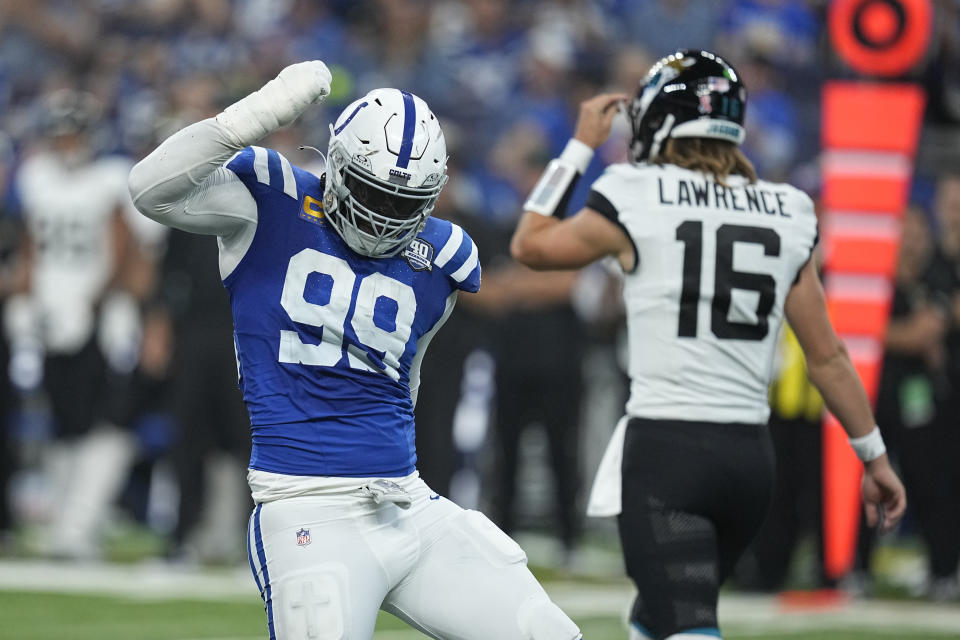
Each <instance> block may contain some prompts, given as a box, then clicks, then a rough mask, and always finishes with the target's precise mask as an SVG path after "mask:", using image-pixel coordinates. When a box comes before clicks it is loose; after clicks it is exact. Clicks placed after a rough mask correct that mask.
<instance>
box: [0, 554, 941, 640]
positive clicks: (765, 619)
mask: <svg viewBox="0 0 960 640" xmlns="http://www.w3.org/2000/svg"><path fill="white" fill-rule="evenodd" d="M248 572H249V569H247V568H246V567H242V566H237V567H230V568H225V567H222V568H219V569H214V568H202V567H179V566H171V565H169V564H166V563H160V562H140V563H130V564H118V563H100V564H89V565H82V564H69V563H62V562H52V561H44V560H29V559H20V560H13V559H10V560H0V640H264V639H265V638H266V637H267V634H266V616H265V614H264V612H263V606H262V604H261V602H260V600H259V598H258V596H257V594H256V589H255V587H254V586H253V582H252V580H251V579H250V576H249V573H248ZM540 577H541V579H542V580H543V581H544V582H543V583H544V587H545V588H546V589H547V591H548V593H549V594H550V596H551V597H552V598H553V600H554V601H555V602H556V603H557V604H558V605H559V606H560V607H561V608H562V609H563V610H564V611H566V612H567V613H568V614H569V615H570V616H571V617H572V618H573V619H574V620H575V621H576V622H577V623H578V624H579V625H580V627H581V629H582V630H583V633H584V638H585V639H586V640H626V637H627V633H626V628H625V626H624V622H623V620H624V617H625V615H626V611H627V610H628V609H629V606H630V602H631V600H632V588H631V587H630V584H629V583H628V582H627V581H626V579H624V578H622V577H619V578H617V577H613V578H603V579H600V578H572V577H570V576H552V575H551V574H550V573H549V572H544V573H543V574H542V575H541V576H540ZM823 596H824V597H811V595H810V593H809V592H799V593H797V594H795V596H794V597H792V598H784V597H775V596H751V595H745V594H740V593H735V592H724V593H723V594H721V598H720V608H719V612H720V622H721V626H722V628H723V631H724V634H725V635H724V637H725V638H726V640H737V639H744V640H746V639H753V640H767V639H770V640H772V639H774V638H787V639H793V640H868V639H872V638H890V639H892V640H945V639H947V638H953V639H960V607H958V606H957V604H956V603H949V604H931V603H926V602H921V601H918V600H910V599H905V598H902V597H901V598H899V599H896V598H895V599H887V600H885V599H868V600H859V599H851V598H848V597H844V596H842V595H839V594H823ZM374 637H375V639H376V640H417V639H422V638H424V637H425V636H423V635H422V634H420V633H419V632H417V631H414V630H412V629H410V628H408V627H407V626H406V625H405V624H404V623H403V622H401V621H400V620H397V619H396V618H394V617H392V616H390V615H387V614H381V616H380V619H379V621H378V624H377V632H376V635H375V636H374ZM490 640H496V639H493V638H491V639H490Z"/></svg>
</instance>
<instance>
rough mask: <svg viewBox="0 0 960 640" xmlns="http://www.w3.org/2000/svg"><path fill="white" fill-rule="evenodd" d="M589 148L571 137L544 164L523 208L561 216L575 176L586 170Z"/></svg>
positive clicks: (590, 155) (590, 153) (589, 155)
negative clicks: (559, 151) (545, 165)
mask: <svg viewBox="0 0 960 640" xmlns="http://www.w3.org/2000/svg"><path fill="white" fill-rule="evenodd" d="M592 158H593V149H591V148H590V147H589V146H588V145H587V144H584V143H583V142H580V141H579V140H576V139H573V138H571V139H570V141H569V142H567V146H566V147H564V149H563V153H561V154H560V156H559V157H557V158H554V159H553V160H551V161H550V164H548V165H547V168H546V170H545V171H544V172H543V175H542V176H540V180H539V181H538V182H537V186H535V187H534V188H533V191H532V192H531V193H530V197H529V198H527V201H526V202H525V203H524V205H523V209H524V211H532V212H534V213H539V214H540V215H542V216H547V217H550V216H556V217H558V218H562V217H563V216H564V214H565V213H566V204H567V202H568V201H569V199H570V194H571V193H572V192H573V188H574V186H576V184H577V180H578V179H579V178H580V176H581V175H583V173H584V172H586V170H587V166H589V164H590V160H591V159H592Z"/></svg>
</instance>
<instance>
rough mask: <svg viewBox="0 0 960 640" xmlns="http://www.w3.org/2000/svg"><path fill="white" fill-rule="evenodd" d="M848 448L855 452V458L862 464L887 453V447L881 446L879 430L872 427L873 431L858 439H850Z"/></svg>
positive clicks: (881, 440)
mask: <svg viewBox="0 0 960 640" xmlns="http://www.w3.org/2000/svg"><path fill="white" fill-rule="evenodd" d="M850 446H851V447H853V450H854V451H856V453H857V457H858V458H860V460H861V461H862V462H870V461H871V460H876V459H877V458H879V457H880V456H882V455H883V454H884V453H886V452H887V447H886V446H885V445H884V444H883V437H882V436H881V435H880V428H879V427H874V428H873V431H871V432H870V433H868V434H867V435H865V436H860V437H859V438H850Z"/></svg>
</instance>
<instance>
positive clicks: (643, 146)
mask: <svg viewBox="0 0 960 640" xmlns="http://www.w3.org/2000/svg"><path fill="white" fill-rule="evenodd" d="M746 106H747V89H746V87H744V86H743V83H742V82H741V80H740V75H739V74H738V73H737V72H736V70H735V69H734V68H733V67H732V66H730V65H729V64H728V63H727V62H725V61H724V60H723V58H721V57H720V56H717V55H714V54H712V53H710V52H709V51H695V50H689V49H681V50H680V51H677V52H676V53H673V54H670V55H669V56H667V57H665V58H661V59H660V60H659V61H657V63H656V64H655V65H653V67H651V68H650V71H649V72H648V73H647V77H646V78H644V80H643V82H641V83H640V88H639V89H638V90H637V95H636V96H634V98H633V101H632V102H631V103H630V106H629V109H628V113H629V115H630V124H631V127H632V129H633V137H632V139H631V140H630V150H631V152H632V154H633V157H634V159H635V160H636V161H637V162H641V161H652V160H655V159H656V157H657V154H658V153H660V150H661V149H662V148H663V144H664V143H665V141H666V140H667V138H717V139H719V140H729V141H730V142H733V143H735V144H738V145H739V144H741V143H742V142H743V137H744V129H743V115H744V111H745V110H746Z"/></svg>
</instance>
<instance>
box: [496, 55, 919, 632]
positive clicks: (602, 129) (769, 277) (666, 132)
mask: <svg viewBox="0 0 960 640" xmlns="http://www.w3.org/2000/svg"><path fill="white" fill-rule="evenodd" d="M746 98H747V96H746V88H745V87H744V86H743V83H742V82H741V80H740V77H739V76H738V75H737V72H736V70H735V69H734V68H733V67H732V66H730V65H729V64H727V63H726V62H725V61H724V60H723V59H721V58H719V57H718V56H716V55H714V54H712V53H710V52H707V51H687V50H683V51H678V52H676V53H675V54H673V55H670V56H667V57H665V58H663V59H661V60H660V61H658V62H657V63H656V64H655V65H654V66H653V68H652V69H651V70H650V72H649V74H648V75H647V77H646V78H645V80H644V81H643V82H642V83H641V86H640V88H639V90H638V92H637V94H636V95H635V96H634V97H633V98H632V100H631V99H629V97H628V96H626V95H622V94H604V95H600V96H597V97H595V98H592V99H590V100H587V101H586V102H584V103H583V105H582V106H581V110H580V118H579V120H578V123H577V130H576V133H575V136H574V138H573V139H572V140H571V141H570V142H569V144H568V145H567V147H566V149H565V150H564V152H563V153H562V154H561V155H560V157H559V158H557V159H555V160H553V161H552V162H551V163H550V165H549V166H548V167H547V170H546V172H545V174H544V176H543V178H542V179H541V181H540V182H539V183H538V185H537V187H536V188H535V189H534V191H533V193H532V194H531V196H530V198H529V199H528V200H527V202H526V205H525V209H526V213H524V215H523V217H522V218H521V220H520V223H519V225H518V227H517V230H516V232H515V234H514V237H513V242H512V245H511V249H512V252H513V254H514V257H516V258H517V259H518V260H519V261H521V262H523V263H525V264H527V265H528V266H530V267H533V268H537V269H554V268H572V267H579V266H583V265H585V264H588V263H590V262H592V261H594V260H597V259H599V258H602V257H605V256H612V257H614V258H616V260H617V261H618V262H619V264H620V266H621V267H622V269H623V271H624V285H623V297H624V303H625V307H626V313H627V329H628V333H629V373H630V380H631V389H630V398H629V401H628V402H627V407H626V409H627V411H626V416H625V417H624V419H622V420H621V421H620V423H619V424H618V425H617V428H616V430H615V431H614V436H613V438H612V439H611V443H610V445H609V446H608V448H607V451H606V453H605V454H604V457H603V460H602V462H601V465H600V470H599V471H598V474H597V478H596V480H595V482H594V487H593V491H592V494H591V499H590V505H589V507H588V512H589V513H590V514H591V515H597V516H612V515H617V516H618V525H619V530H620V539H621V543H622V547H623V552H624V559H625V562H626V567H627V572H628V573H629V575H630V576H631V578H633V580H634V582H635V583H636V585H637V589H638V596H637V599H636V601H635V602H634V606H633V610H632V613H631V626H630V637H631V638H632V639H635V640H638V639H648V638H652V639H655V640H663V639H665V638H670V639H675V640H679V639H687V638H689V639H691V640H692V639H694V638H717V637H720V630H719V627H718V624H717V615H716V603H717V597H718V592H719V588H720V585H721V584H722V583H723V581H724V580H725V579H726V577H727V576H729V575H730V572H731V570H732V569H733V566H734V564H735V563H736V561H737V559H738V558H739V557H740V555H741V553H742V552H743V550H744V549H745V548H746V546H747V545H748V544H749V542H750V540H751V539H752V538H753V536H754V535H755V533H756V532H757V530H758V529H759V527H760V525H761V524H762V522H763V519H764V516H765V514H766V510H767V507H768V504H769V501H770V498H771V491H772V481H773V452H772V447H771V444H770V437H769V433H768V432H767V429H766V421H767V418H768V416H769V407H768V401H767V387H768V385H769V382H770V378H771V374H772V366H773V356H774V348H775V343H776V339H777V334H778V333H779V331H780V327H781V324H782V322H783V320H784V318H785V317H786V318H787V319H788V320H789V322H790V324H791V326H792V327H793V329H794V331H795V333H796V335H797V337H798V339H799V341H800V344H801V345H802V347H803V349H804V352H805V355H806V357H807V362H808V367H809V375H810V378H811V380H812V382H813V383H814V384H815V385H816V386H817V388H818V389H819V390H820V392H821V394H822V395H823V397H824V399H825V401H826V403H827V405H828V406H829V408H830V409H831V410H832V411H833V412H834V414H835V415H836V416H837V417H838V418H839V419H840V421H841V423H842V424H843V427H844V429H846V431H847V433H848V435H849V437H850V441H851V443H852V444H853V446H854V449H855V450H856V451H857V454H858V455H859V456H860V458H861V459H862V460H863V461H864V464H865V474H864V480H863V496H864V501H865V503H866V507H867V516H868V521H869V522H870V524H871V525H874V524H876V523H877V522H878V520H879V521H880V522H881V525H882V527H883V528H885V529H889V528H890V527H892V526H894V525H895V524H896V523H897V521H899V519H900V518H901V517H902V515H903V511H904V509H905V507H906V498H905V495H904V490H903V486H902V484H901V483H900V480H899V479H898V478H897V476H896V474H895V473H894V472H893V470H892V469H891V467H890V464H889V462H888V460H887V456H886V453H885V448H884V445H883V440H882V438H881V437H880V435H879V431H878V430H877V429H876V426H875V423H874V420H873V415H872V413H871V410H870V405H869V402H868V400H867V397H866V394H865V393H864V390H863V387H862V386H861V384H860V381H859V378H858V377H857V375H856V372H855V370H854V368H853V365H852V364H851V362H850V359H849V357H848V355H847V353H846V351H845V349H844V346H843V343H842V342H840V340H839V339H838V338H837V336H836V334H835V333H834V331H833V329H832V327H831V326H830V321H829V319H828V317H827V312H826V303H825V300H824V295H823V290H822V288H821V286H820V281H819V277H818V274H817V270H816V266H815V264H814V261H813V260H811V253H812V251H813V249H814V246H815V245H816V242H817V223H816V216H815V214H814V209H813V203H812V202H811V200H810V198H808V197H807V196H806V195H804V194H803V193H802V192H800V191H799V190H797V189H795V188H793V187H791V186H789V185H786V184H775V183H770V182H765V181H762V180H757V177H756V173H755V171H754V169H753V166H752V165H751V164H750V162H749V160H747V158H746V157H745V156H744V155H743V154H742V153H741V152H740V150H739V148H738V146H739V144H740V143H741V142H742V141H743V134H744V130H743V115H744V109H745V107H746ZM623 102H628V103H629V109H628V113H629V117H630V120H631V125H632V130H633V138H632V140H631V152H632V155H633V159H634V162H633V163H629V164H617V165H613V166H610V167H608V168H607V170H606V171H605V173H604V174H603V175H602V176H601V177H600V178H598V179H597V181H596V182H595V183H594V184H593V185H592V189H591V192H590V195H589V196H588V199H587V204H586V207H585V208H584V209H583V210H582V211H580V212H579V213H578V214H577V215H575V216H572V217H570V218H568V219H565V220H561V219H560V218H561V217H562V216H563V215H564V212H563V208H564V204H563V203H564V202H565V200H566V194H568V193H569V191H570V190H571V189H572V186H573V184H574V183H575V182H576V179H577V177H578V176H579V175H580V174H582V173H583V172H584V170H585V169H586V167H587V164H588V163H589V161H590V159H591V157H592V155H593V149H595V148H596V147H597V146H599V145H601V144H602V143H603V142H604V141H606V139H607V137H608V136H609V134H610V126H611V122H612V119H613V117H614V114H615V113H616V110H617V105H618V104H620V103H623ZM880 511H882V512H883V514H884V516H885V517H884V518H882V519H881V518H880V517H879V512H880Z"/></svg>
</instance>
